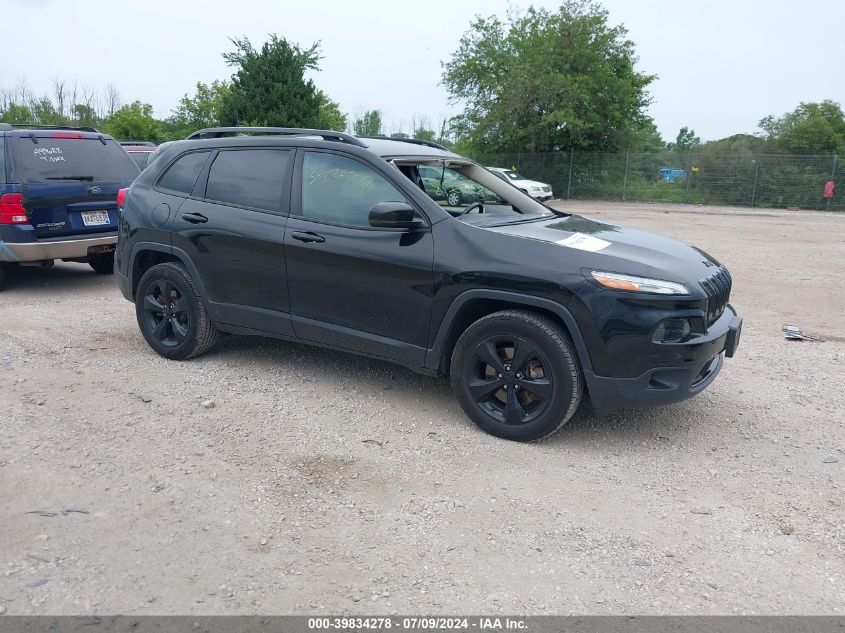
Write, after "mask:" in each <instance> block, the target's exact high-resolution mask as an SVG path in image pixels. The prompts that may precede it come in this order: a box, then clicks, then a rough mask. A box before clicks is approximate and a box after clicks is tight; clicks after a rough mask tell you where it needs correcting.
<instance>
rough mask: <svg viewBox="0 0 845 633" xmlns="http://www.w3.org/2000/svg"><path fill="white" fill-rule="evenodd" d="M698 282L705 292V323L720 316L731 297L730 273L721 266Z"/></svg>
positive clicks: (710, 322) (709, 322) (708, 323)
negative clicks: (714, 272)
mask: <svg viewBox="0 0 845 633" xmlns="http://www.w3.org/2000/svg"><path fill="white" fill-rule="evenodd" d="M698 283H700V284H701V287H702V288H704V292H706V293H707V325H710V324H712V323H713V322H714V321H716V319H718V318H719V317H720V316H722V313H723V312H724V311H725V306H726V305H728V300H729V299H730V297H731V283H732V280H731V274H730V273H729V272H728V271H727V269H725V268H722V267H721V266H720V267H719V269H718V270H717V271H716V274H714V275H711V276H710V277H707V278H705V279H702V280H701V281H699V282H698Z"/></svg>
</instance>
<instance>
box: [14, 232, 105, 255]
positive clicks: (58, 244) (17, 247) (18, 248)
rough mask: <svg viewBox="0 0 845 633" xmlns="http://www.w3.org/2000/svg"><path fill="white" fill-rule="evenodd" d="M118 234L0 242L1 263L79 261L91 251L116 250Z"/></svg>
mask: <svg viewBox="0 0 845 633" xmlns="http://www.w3.org/2000/svg"><path fill="white" fill-rule="evenodd" d="M115 244H117V233H116V232H115V233H106V234H104V235H97V236H96V237H90V236H87V235H86V236H84V237H77V238H73V237H69V238H64V239H61V240H52V241H51V240H40V241H38V242H2V241H0V261H2V262H38V261H45V260H51V259H79V258H83V257H87V256H88V254H89V252H90V251H91V249H94V250H95V251H100V252H107V251H109V250H114V246H115Z"/></svg>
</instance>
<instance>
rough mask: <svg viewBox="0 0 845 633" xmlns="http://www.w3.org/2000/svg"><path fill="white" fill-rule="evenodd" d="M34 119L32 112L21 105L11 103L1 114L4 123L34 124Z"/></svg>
mask: <svg viewBox="0 0 845 633" xmlns="http://www.w3.org/2000/svg"><path fill="white" fill-rule="evenodd" d="M34 118H35V117H33V116H32V110H30V109H29V108H28V107H27V106H25V105H22V104H20V103H10V104H9V105H8V106H7V107H6V109H5V110H4V111H3V112H2V114H0V122H2V123H32V122H33V120H34Z"/></svg>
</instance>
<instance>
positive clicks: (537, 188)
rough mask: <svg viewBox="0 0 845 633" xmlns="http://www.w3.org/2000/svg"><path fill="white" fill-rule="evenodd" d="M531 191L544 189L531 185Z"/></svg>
mask: <svg viewBox="0 0 845 633" xmlns="http://www.w3.org/2000/svg"><path fill="white" fill-rule="evenodd" d="M531 191H542V190H541V189H540V187H531Z"/></svg>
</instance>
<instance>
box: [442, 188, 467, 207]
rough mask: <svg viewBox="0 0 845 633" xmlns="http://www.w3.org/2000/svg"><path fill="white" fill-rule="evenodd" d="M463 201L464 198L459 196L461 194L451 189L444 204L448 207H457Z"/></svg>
mask: <svg viewBox="0 0 845 633" xmlns="http://www.w3.org/2000/svg"><path fill="white" fill-rule="evenodd" d="M463 201H464V197H463V196H462V195H461V192H460V191H458V190H457V189H452V190H451V191H450V192H449V193H447V194H446V203H447V204H448V205H449V206H450V207H459V206H461V203H462V202H463Z"/></svg>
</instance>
